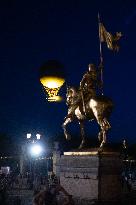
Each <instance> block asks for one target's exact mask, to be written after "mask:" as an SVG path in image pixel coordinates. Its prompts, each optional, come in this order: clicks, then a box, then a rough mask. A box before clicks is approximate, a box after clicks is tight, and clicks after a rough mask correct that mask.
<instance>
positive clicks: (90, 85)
mask: <svg viewBox="0 0 136 205" xmlns="http://www.w3.org/2000/svg"><path fill="white" fill-rule="evenodd" d="M98 76H99V75H98V72H97V70H96V68H95V65H94V64H89V65H88V71H87V72H86V73H85V74H84V75H83V78H82V80H81V82H80V88H79V90H76V89H75V88H73V87H72V88H71V89H70V93H69V96H67V104H68V105H69V106H70V108H69V113H68V116H67V117H73V116H74V111H75V109H76V108H77V107H78V106H79V103H80V102H81V101H82V103H83V110H84V112H85V104H84V103H86V102H87V101H88V99H90V98H93V97H95V96H96V90H97V87H98V85H99V81H98Z"/></svg>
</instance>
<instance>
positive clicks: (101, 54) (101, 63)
mask: <svg viewBox="0 0 136 205" xmlns="http://www.w3.org/2000/svg"><path fill="white" fill-rule="evenodd" d="M100 23H101V21H100V15H99V13H98V28H99V44H100V65H99V68H100V75H101V94H102V95H103V53H102V43H101V39H100V38H101V37H100Z"/></svg>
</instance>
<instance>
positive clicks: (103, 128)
mask: <svg viewBox="0 0 136 205" xmlns="http://www.w3.org/2000/svg"><path fill="white" fill-rule="evenodd" d="M98 123H99V125H100V127H101V131H100V133H99V134H100V135H101V136H102V142H101V144H100V147H103V146H104V144H105V143H106V133H107V131H108V130H109V129H110V128H111V126H110V123H109V122H108V120H107V119H106V118H104V119H102V120H99V121H98Z"/></svg>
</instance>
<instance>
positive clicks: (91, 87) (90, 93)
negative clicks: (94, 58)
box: [80, 64, 99, 101]
mask: <svg viewBox="0 0 136 205" xmlns="http://www.w3.org/2000/svg"><path fill="white" fill-rule="evenodd" d="M98 77H99V73H98V72H97V70H96V67H95V65H94V64H89V65H88V71H87V72H86V73H85V74H84V75H83V78H82V80H81V82H80V89H81V92H82V93H83V96H84V100H85V101H87V100H88V99H89V98H93V97H95V96H96V91H97V87H99V80H98Z"/></svg>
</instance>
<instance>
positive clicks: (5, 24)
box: [0, 0, 136, 142]
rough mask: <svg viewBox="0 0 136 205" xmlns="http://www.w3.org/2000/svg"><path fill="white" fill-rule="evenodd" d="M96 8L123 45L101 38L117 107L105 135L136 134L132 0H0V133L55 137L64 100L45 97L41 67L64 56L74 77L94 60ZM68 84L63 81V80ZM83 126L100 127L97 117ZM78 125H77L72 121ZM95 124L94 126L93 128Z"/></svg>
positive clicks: (69, 77) (108, 90)
mask: <svg viewBox="0 0 136 205" xmlns="http://www.w3.org/2000/svg"><path fill="white" fill-rule="evenodd" d="M98 11H99V12H100V14H101V19H102V21H103V23H104V25H105V27H106V29H107V30H108V31H111V32H112V33H114V32H116V31H121V32H122V33H123V37H122V39H121V41H120V46H121V48H120V51H119V53H117V54H115V53H113V52H111V51H110V50H108V49H107V48H106V46H104V51H103V55H104V63H105V68H104V93H105V94H106V95H108V96H110V97H111V98H112V99H113V101H114V103H115V109H114V111H113V114H112V117H111V124H112V130H111V131H110V133H109V138H110V139H112V140H113V139H115V140H122V139H123V138H127V139H128V140H129V141H135V142H136V136H135V127H136V95H135V76H136V3H134V1H132V0H131V1H129V0H126V1H125V0H118V1H116V0H114V1H113V0H111V1H107V0H106V1H97V0H95V1H90V0H85V1H80V0H78V1H74V0H69V1H67V0H66V1H61V0H60V1H59V0H58V1H55V0H50V1H49V0H46V1H45V0H44V1H43V0H41V1H36V0H33V1H31V0H29V1H14V0H12V1H8V0H4V1H1V3H0V71H1V72H0V133H1V132H2V133H3V132H4V133H7V134H10V136H11V137H13V138H20V139H21V138H22V137H24V136H25V134H26V133H27V132H32V133H36V132H39V133H42V134H43V135H44V136H45V137H52V136H54V135H57V134H59V133H61V132H62V128H61V124H62V122H63V119H64V117H65V115H66V113H67V107H66V105H65V102H62V103H48V102H46V99H45V94H44V92H43V90H42V87H41V85H40V82H39V76H38V75H39V74H38V71H39V67H40V66H41V65H42V64H43V63H44V62H46V61H48V60H50V59H56V60H58V61H60V62H61V63H63V64H64V67H65V72H66V81H67V83H68V84H69V85H71V84H72V85H73V84H75V85H79V82H80V80H81V78H82V75H83V73H84V72H85V71H86V70H87V65H88V64H89V63H91V62H92V61H93V62H95V63H96V64H97V65H98V63H99V40H98V21H97V14H98ZM62 91H63V92H62V93H64V92H65V87H63V88H62ZM89 125H90V128H88V127H89V126H88V125H87V128H86V130H88V132H90V134H91V133H97V131H96V129H95V125H94V123H93V124H92V125H91V123H90V124H89ZM75 129H76V130H77V132H79V130H78V126H77V127H76V128H75ZM91 129H92V132H91Z"/></svg>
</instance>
